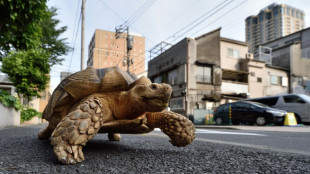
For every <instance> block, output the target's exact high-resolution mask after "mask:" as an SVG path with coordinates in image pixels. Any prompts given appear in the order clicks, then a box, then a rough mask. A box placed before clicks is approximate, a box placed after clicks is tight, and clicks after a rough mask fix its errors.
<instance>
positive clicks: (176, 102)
mask: <svg viewBox="0 0 310 174" xmlns="http://www.w3.org/2000/svg"><path fill="white" fill-rule="evenodd" d="M170 108H171V109H183V97H182V98H174V99H171V100H170Z"/></svg>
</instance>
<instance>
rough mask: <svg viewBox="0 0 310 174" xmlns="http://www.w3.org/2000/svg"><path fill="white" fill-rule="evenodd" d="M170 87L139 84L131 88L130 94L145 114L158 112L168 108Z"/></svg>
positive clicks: (157, 84)
mask: <svg viewBox="0 0 310 174" xmlns="http://www.w3.org/2000/svg"><path fill="white" fill-rule="evenodd" d="M171 92H172V89H171V86H170V85H167V84H164V83H160V84H159V83H151V84H140V85H137V86H135V87H134V88H132V94H133V97H134V99H135V101H137V102H138V103H139V104H140V105H141V106H142V107H143V109H144V110H145V111H146V112H160V111H162V110H164V109H165V108H166V107H168V103H169V99H170V96H171Z"/></svg>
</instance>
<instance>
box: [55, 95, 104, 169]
mask: <svg viewBox="0 0 310 174" xmlns="http://www.w3.org/2000/svg"><path fill="white" fill-rule="evenodd" d="M101 111H102V107H101V105H100V102H99V101H98V100H96V99H87V100H84V101H83V102H82V103H81V104H79V105H78V106H77V107H76V108H75V109H74V110H73V111H72V112H70V113H69V114H68V115H67V116H65V117H64V118H63V119H62V121H61V122H60V123H59V124H58V125H57V127H56V129H55V130H54V132H53V134H52V140H51V145H53V146H54V153H55V155H56V156H57V158H58V160H59V161H60V162H62V163H64V164H75V163H77V162H81V161H83V160H84V155H83V152H82V147H83V146H85V145H86V142H87V141H89V140H90V139H92V138H93V137H94V136H95V135H96V133H97V132H98V130H99V129H100V125H101V124H100V121H101V120H102V116H101V115H102V112H101Z"/></svg>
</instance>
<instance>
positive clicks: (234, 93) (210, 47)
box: [148, 29, 288, 118]
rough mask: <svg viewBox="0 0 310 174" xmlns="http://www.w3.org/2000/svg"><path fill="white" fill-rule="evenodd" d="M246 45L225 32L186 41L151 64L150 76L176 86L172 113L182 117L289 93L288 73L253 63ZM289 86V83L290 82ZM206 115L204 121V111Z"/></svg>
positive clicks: (172, 97) (173, 87) (171, 101)
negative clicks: (252, 97)
mask: <svg viewBox="0 0 310 174" xmlns="http://www.w3.org/2000/svg"><path fill="white" fill-rule="evenodd" d="M247 50H248V44H247V43H246V42H242V41H237V40H232V39H228V38H223V37H220V29H218V30H215V31H212V32H209V33H207V34H204V35H202V36H199V37H196V38H191V37H187V38H185V39H183V40H181V41H180V42H179V43H177V44H175V45H173V46H172V47H171V48H169V49H168V50H166V51H165V52H163V53H161V54H160V55H158V56H157V57H155V58H153V59H152V60H150V61H149V62H148V77H149V78H150V79H151V80H152V81H153V82H156V83H168V84H170V85H171V86H172V96H171V100H170V109H171V110H172V111H174V112H178V113H180V114H183V115H194V117H195V118H196V116H197V115H196V113H198V112H196V111H199V110H200V111H201V109H203V110H206V111H208V110H210V109H212V108H214V107H216V106H218V105H219V104H222V103H227V102H232V101H236V100H239V99H244V98H247V97H249V96H250V97H251V96H252V94H253V96H254V97H262V96H267V95H275V94H280V93H287V92H288V90H287V83H285V80H283V83H282V82H279V81H277V80H279V79H282V78H283V79H285V78H286V79H287V71H286V70H285V69H283V68H275V67H272V66H269V65H266V64H265V63H264V62H262V61H257V60H253V56H252V54H248V52H247ZM286 82H287V81H286ZM203 112H204V115H202V116H203V117H205V111H203Z"/></svg>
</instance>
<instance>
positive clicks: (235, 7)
mask: <svg viewBox="0 0 310 174" xmlns="http://www.w3.org/2000/svg"><path fill="white" fill-rule="evenodd" d="M246 1H247V0H244V1H242V2H241V3H239V4H237V5H236V6H234V7H233V8H232V10H229V11H228V12H227V13H224V14H222V15H221V16H219V17H218V18H216V19H215V20H213V21H212V22H210V23H208V24H207V25H205V26H203V27H202V28H201V29H200V30H198V31H197V32H195V33H194V34H193V35H195V34H197V33H198V32H200V31H201V30H203V29H205V28H206V27H207V26H209V25H211V24H213V23H214V22H216V21H217V20H219V19H221V18H222V17H224V16H226V15H227V14H229V13H230V12H232V11H234V10H235V9H237V7H239V6H241V5H242V4H244V3H245V2H246Z"/></svg>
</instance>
